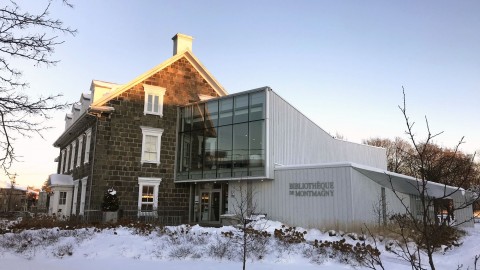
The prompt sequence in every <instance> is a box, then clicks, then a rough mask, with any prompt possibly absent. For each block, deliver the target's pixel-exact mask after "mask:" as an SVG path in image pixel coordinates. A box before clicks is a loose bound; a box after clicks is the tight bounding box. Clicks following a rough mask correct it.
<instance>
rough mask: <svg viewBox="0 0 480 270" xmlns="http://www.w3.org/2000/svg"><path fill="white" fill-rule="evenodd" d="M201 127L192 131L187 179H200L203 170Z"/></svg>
mask: <svg viewBox="0 0 480 270" xmlns="http://www.w3.org/2000/svg"><path fill="white" fill-rule="evenodd" d="M203 132H204V130H203V129H200V130H194V131H192V152H191V156H190V157H191V167H190V175H189V179H201V178H202V171H203Z"/></svg>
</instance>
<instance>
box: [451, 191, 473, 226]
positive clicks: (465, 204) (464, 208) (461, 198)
mask: <svg viewBox="0 0 480 270" xmlns="http://www.w3.org/2000/svg"><path fill="white" fill-rule="evenodd" d="M466 193H467V194H466V195H467V196H468V191H467V192H466ZM450 197H452V199H453V206H454V208H455V209H457V210H455V211H454V214H453V215H454V216H455V221H456V223H457V224H459V225H460V226H462V227H473V226H474V220H473V209H472V204H471V203H470V202H469V201H467V200H466V197H465V195H462V192H461V191H457V192H455V193H454V194H452V195H451V196H450Z"/></svg>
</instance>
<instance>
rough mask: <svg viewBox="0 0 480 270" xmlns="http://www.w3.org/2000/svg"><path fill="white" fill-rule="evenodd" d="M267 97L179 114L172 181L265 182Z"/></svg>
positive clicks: (247, 96) (246, 96) (227, 100)
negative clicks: (256, 178) (263, 180)
mask: <svg viewBox="0 0 480 270" xmlns="http://www.w3.org/2000/svg"><path fill="white" fill-rule="evenodd" d="M265 100H266V92H265V90H264V89H262V90H259V91H249V92H246V93H243V94H238V95H231V96H227V97H222V98H218V99H214V100H210V101H206V102H199V103H195V104H191V105H188V106H186V107H183V108H181V109H180V123H179V124H180V128H179V134H178V139H179V144H178V148H177V149H178V153H177V157H178V160H177V177H176V180H177V181H181V180H188V179H192V180H193V179H228V178H235V179H241V178H247V177H262V176H265V145H266V142H265V133H266V132H265V102H266V101H265Z"/></svg>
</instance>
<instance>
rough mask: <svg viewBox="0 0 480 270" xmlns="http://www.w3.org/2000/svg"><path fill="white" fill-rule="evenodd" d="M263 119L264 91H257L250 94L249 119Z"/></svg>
mask: <svg viewBox="0 0 480 270" xmlns="http://www.w3.org/2000/svg"><path fill="white" fill-rule="evenodd" d="M260 119H265V93H264V92H257V93H252V94H250V115H249V119H248V120H249V121H255V120H260Z"/></svg>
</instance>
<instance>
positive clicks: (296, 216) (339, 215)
mask: <svg viewBox="0 0 480 270" xmlns="http://www.w3.org/2000/svg"><path fill="white" fill-rule="evenodd" d="M350 174H351V169H349V168H321V169H318V168H315V169H292V170H276V171H275V180H274V181H263V182H254V183H253V194H254V200H255V201H256V203H257V212H259V213H266V214H267V215H268V219H271V220H279V221H282V222H284V223H286V224H288V225H292V226H302V227H306V228H335V227H338V228H342V229H346V228H347V227H348V226H349V225H350V224H351V217H352V200H351V196H349V195H348V194H350ZM317 182H319V183H330V182H333V190H332V189H328V188H327V189H326V190H327V191H328V192H330V191H333V194H331V195H332V196H330V194H329V196H297V195H296V194H295V191H312V190H313V191H314V190H317V191H321V189H308V190H307V189H295V188H291V186H290V184H292V183H299V184H302V183H315V184H316V183H317ZM239 184H240V183H231V184H230V185H229V188H231V189H235V186H237V185H239ZM328 185H329V184H328ZM230 201H231V200H229V203H230ZM231 207H234V206H233V205H229V209H233V208H231Z"/></svg>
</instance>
